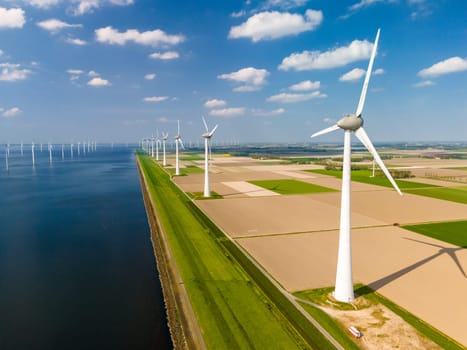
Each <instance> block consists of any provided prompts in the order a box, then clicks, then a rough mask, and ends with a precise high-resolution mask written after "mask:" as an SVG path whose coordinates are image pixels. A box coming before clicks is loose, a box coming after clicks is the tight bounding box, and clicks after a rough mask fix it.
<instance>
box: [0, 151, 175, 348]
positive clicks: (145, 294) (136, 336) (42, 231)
mask: <svg viewBox="0 0 467 350" xmlns="http://www.w3.org/2000/svg"><path fill="white" fill-rule="evenodd" d="M75 147H76V146H75ZM2 148H3V147H2ZM1 151H2V153H3V149H2V150H1ZM74 151H75V152H74V153H75V158H74V159H73V160H71V159H70V154H69V150H67V153H66V159H65V160H64V161H62V160H61V150H60V149H58V148H57V149H56V150H55V151H54V158H55V159H54V161H53V164H52V165H50V164H49V155H48V151H46V147H44V151H43V152H42V153H41V152H40V151H39V147H38V146H36V152H35V154H36V166H35V169H33V168H32V165H31V151H30V145H28V150H27V151H26V147H25V151H24V155H23V157H21V155H20V152H19V149H18V148H16V149H12V151H11V154H10V160H9V172H8V173H7V172H6V167H5V155H4V154H1V155H0V349H1V350H6V349H12V350H22V349H25V350H26V349H27V350H35V349H47V350H49V349H51V350H52V349H170V348H172V344H171V342H170V336H169V333H168V329H167V320H166V318H165V310H164V305H163V298H162V292H161V288H160V284H159V280H158V274H157V269H156V263H155V259H154V255H153V251H152V245H151V241H150V233H149V227H148V223H147V218H146V213H145V209H144V203H143V200H142V196H141V191H140V184H139V178H138V174H137V169H136V165H135V161H134V157H133V154H132V150H131V148H126V147H120V148H113V149H111V148H110V147H107V148H104V147H100V148H98V149H97V152H95V153H88V154H86V156H83V154H82V153H81V157H80V158H77V157H76V148H75V150H74Z"/></svg>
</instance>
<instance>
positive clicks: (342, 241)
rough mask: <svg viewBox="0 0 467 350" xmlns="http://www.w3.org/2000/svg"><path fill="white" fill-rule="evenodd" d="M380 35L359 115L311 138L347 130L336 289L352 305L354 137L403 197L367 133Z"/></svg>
mask: <svg viewBox="0 0 467 350" xmlns="http://www.w3.org/2000/svg"><path fill="white" fill-rule="evenodd" d="M379 32H380V30H379V29H378V32H377V33H376V39H375V43H374V44H373V51H372V53H371V57H370V62H369V64H368V69H367V71H366V76H365V82H364V83H363V88H362V93H361V95H360V100H359V102H358V107H357V111H356V112H355V114H348V115H345V116H344V117H343V118H342V119H340V120H339V121H338V122H337V123H336V124H335V125H333V126H331V127H329V128H326V129H324V130H321V131H319V132H317V133H314V134H313V135H311V137H315V136H319V135H324V134H327V133H330V132H332V131H335V130H338V129H342V130H344V161H343V165H342V192H341V212H340V229H339V250H338V257H337V272H336V286H335V289H334V297H335V298H336V299H337V300H339V301H342V302H352V301H353V300H354V298H355V297H354V291H353V280H352V251H351V248H352V246H351V240H350V227H351V225H350V168H351V167H350V162H351V142H350V137H351V135H352V133H355V136H357V138H358V139H359V140H360V142H361V143H363V145H364V146H365V147H366V148H367V149H368V151H369V152H370V153H371V155H372V156H373V158H374V159H375V161H376V163H378V165H379V167H380V168H381V169H382V170H383V172H384V174H385V175H386V177H387V178H388V179H389V181H390V182H391V184H392V185H393V187H394V188H395V189H396V191H397V192H398V193H399V194H400V195H402V193H401V191H400V189H399V187H398V186H397V184H396V182H395V181H394V179H393V178H392V176H391V174H390V173H389V171H388V169H387V168H386V166H385V165H384V163H383V161H382V160H381V158H380V156H379V154H378V152H376V150H375V147H374V146H373V144H372V142H371V140H370V138H369V137H368V135H367V133H366V132H365V130H364V129H363V119H362V111H363V105H364V104H365V97H366V92H367V89H368V83H369V81H370V76H371V71H372V68H373V61H374V59H375V55H376V48H377V46H378V39H379Z"/></svg>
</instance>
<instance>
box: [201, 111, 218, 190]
mask: <svg viewBox="0 0 467 350" xmlns="http://www.w3.org/2000/svg"><path fill="white" fill-rule="evenodd" d="M202 118H203V124H204V128H205V129H206V132H205V133H204V134H203V137H204V197H211V188H210V186H209V159H210V158H211V137H212V135H214V132H215V131H216V129H217V127H218V125H216V126H215V127H214V128H213V129H212V130H211V131H209V128H208V124H207V123H206V120H205V119H204V117H202Z"/></svg>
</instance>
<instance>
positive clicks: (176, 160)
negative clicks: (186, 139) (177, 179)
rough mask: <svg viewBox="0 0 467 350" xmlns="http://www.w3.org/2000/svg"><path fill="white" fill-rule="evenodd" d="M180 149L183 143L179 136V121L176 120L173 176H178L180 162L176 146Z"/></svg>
mask: <svg viewBox="0 0 467 350" xmlns="http://www.w3.org/2000/svg"><path fill="white" fill-rule="evenodd" d="M179 144H180V146H181V147H182V148H185V147H183V141H182V137H181V136H180V120H177V135H175V175H180V162H179V161H178V145H179Z"/></svg>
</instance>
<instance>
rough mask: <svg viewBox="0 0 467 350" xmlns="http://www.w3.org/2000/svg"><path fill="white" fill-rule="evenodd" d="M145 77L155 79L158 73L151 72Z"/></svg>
mask: <svg viewBox="0 0 467 350" xmlns="http://www.w3.org/2000/svg"><path fill="white" fill-rule="evenodd" d="M144 79H146V80H154V79H156V74H155V73H149V74H146V75H145V76H144Z"/></svg>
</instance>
